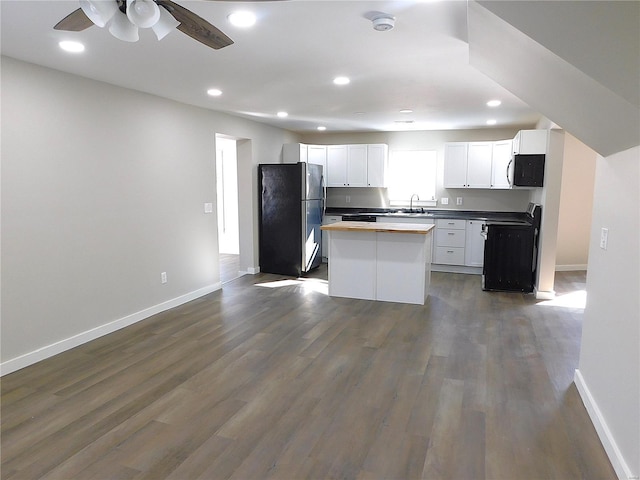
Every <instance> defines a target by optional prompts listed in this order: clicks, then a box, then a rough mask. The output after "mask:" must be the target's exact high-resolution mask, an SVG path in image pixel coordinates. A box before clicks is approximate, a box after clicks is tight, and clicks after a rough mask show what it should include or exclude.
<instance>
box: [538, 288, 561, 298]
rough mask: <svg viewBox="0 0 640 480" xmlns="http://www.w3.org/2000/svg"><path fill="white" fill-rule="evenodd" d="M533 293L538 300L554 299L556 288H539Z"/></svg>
mask: <svg viewBox="0 0 640 480" xmlns="http://www.w3.org/2000/svg"><path fill="white" fill-rule="evenodd" d="M533 293H534V294H535V296H536V300H553V299H554V298H556V291H555V290H548V291H547V290H538V288H537V287H536V288H534V289H533Z"/></svg>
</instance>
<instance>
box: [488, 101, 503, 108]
mask: <svg viewBox="0 0 640 480" xmlns="http://www.w3.org/2000/svg"><path fill="white" fill-rule="evenodd" d="M501 104H502V102H501V101H500V100H489V101H488V102H487V106H488V107H499V106H500V105H501Z"/></svg>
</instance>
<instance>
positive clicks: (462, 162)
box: [444, 140, 513, 189]
mask: <svg viewBox="0 0 640 480" xmlns="http://www.w3.org/2000/svg"><path fill="white" fill-rule="evenodd" d="M512 150H513V148H512V141H511V140H500V141H497V142H453V143H447V144H446V145H445V148H444V187H445V188H495V189H500V188H511V185H510V184H509V180H508V177H507V169H508V167H509V162H510V160H511V158H512V153H513V151H512Z"/></svg>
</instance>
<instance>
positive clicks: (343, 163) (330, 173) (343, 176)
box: [327, 145, 347, 187]
mask: <svg viewBox="0 0 640 480" xmlns="http://www.w3.org/2000/svg"><path fill="white" fill-rule="evenodd" d="M346 186H347V146H346V145H329V146H327V187H346Z"/></svg>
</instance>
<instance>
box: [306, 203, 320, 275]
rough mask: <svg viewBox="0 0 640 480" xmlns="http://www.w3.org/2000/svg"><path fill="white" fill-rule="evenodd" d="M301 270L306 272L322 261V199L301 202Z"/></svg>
mask: <svg viewBox="0 0 640 480" xmlns="http://www.w3.org/2000/svg"><path fill="white" fill-rule="evenodd" d="M302 217H303V218H302V233H303V237H302V238H303V239H304V243H303V245H302V257H303V258H302V265H303V266H304V268H303V271H304V272H308V271H309V270H312V269H314V268H316V267H317V266H318V265H320V262H322V236H321V234H322V231H321V230H320V226H321V225H322V200H307V201H305V202H302Z"/></svg>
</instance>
